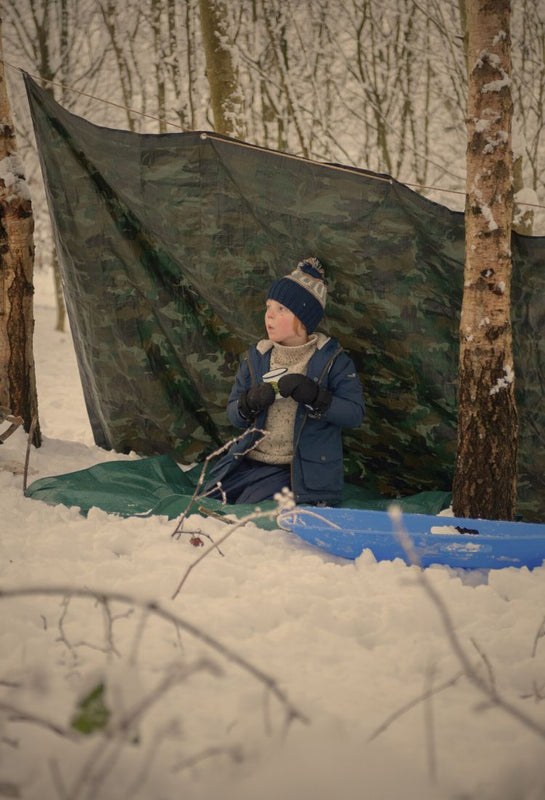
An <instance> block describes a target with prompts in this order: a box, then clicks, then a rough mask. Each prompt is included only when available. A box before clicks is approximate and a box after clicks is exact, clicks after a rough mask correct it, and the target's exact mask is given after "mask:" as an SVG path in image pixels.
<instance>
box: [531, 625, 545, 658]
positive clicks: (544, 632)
mask: <svg viewBox="0 0 545 800" xmlns="http://www.w3.org/2000/svg"><path fill="white" fill-rule="evenodd" d="M544 636H545V617H543V619H542V620H541V625H540V626H539V628H538V629H537V633H536V635H535V639H534V644H533V647H532V658H535V657H536V653H537V645H538V642H539V640H540V639H543V637H544Z"/></svg>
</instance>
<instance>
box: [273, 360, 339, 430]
mask: <svg viewBox="0 0 545 800" xmlns="http://www.w3.org/2000/svg"><path fill="white" fill-rule="evenodd" d="M278 391H279V392H280V394H281V395H282V397H293V399H294V400H295V401H296V402H297V403H302V404H303V405H304V406H306V407H307V408H309V409H310V410H311V411H312V416H314V417H315V418H318V419H319V418H320V417H321V416H322V414H325V412H326V411H327V409H328V408H329V406H330V405H331V398H332V397H333V395H332V394H331V392H330V391H329V390H328V389H324V388H323V387H322V386H320V385H319V384H318V383H315V381H313V380H311V379H310V378H308V377H307V376H306V375H301V374H300V373H299V372H292V373H288V374H287V375H284V376H283V377H282V378H280V380H279V381H278Z"/></svg>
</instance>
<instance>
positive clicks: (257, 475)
mask: <svg viewBox="0 0 545 800" xmlns="http://www.w3.org/2000/svg"><path fill="white" fill-rule="evenodd" d="M326 294H327V290H326V285H325V277H324V270H323V267H322V265H321V264H320V262H319V261H318V259H317V258H307V259H305V260H304V261H301V262H300V263H299V264H298V265H297V268H296V269H295V270H294V271H293V272H292V273H290V274H289V275H286V276H285V277H283V278H280V280H277V281H275V282H274V283H273V284H272V286H271V287H270V288H269V291H268V293H267V300H266V310H265V327H266V329H267V334H268V339H262V340H261V341H259V342H258V343H257V344H256V345H254V346H252V347H251V348H250V349H249V351H248V353H247V355H246V356H245V357H244V358H243V360H242V361H241V364H240V367H239V370H238V373H237V376H236V380H235V385H234V386H233V389H232V391H231V394H230V397H229V402H228V405H227V417H228V418H229V421H230V422H232V424H233V425H235V426H236V427H237V428H258V429H260V432H258V431H254V432H253V433H248V436H245V437H242V438H241V439H240V440H239V441H237V442H235V443H234V444H233V445H232V447H231V448H230V450H229V451H228V453H227V454H226V455H225V456H223V457H222V458H221V459H220V460H219V461H218V462H217V464H216V465H215V466H214V468H213V470H212V473H211V476H210V479H209V481H208V484H207V486H206V487H205V492H206V491H210V490H211V489H213V487H214V486H215V485H216V484H217V483H218V482H221V487H222V489H223V491H224V492H225V495H226V497H227V502H228V503H257V502H259V501H260V500H268V499H271V498H272V497H273V495H274V494H275V493H276V492H279V491H280V490H281V489H282V488H283V487H288V488H290V489H291V490H292V491H293V493H294V497H295V501H296V503H307V504H312V503H315V504H316V503H320V504H321V505H335V504H337V503H339V502H340V500H341V496H342V487H343V451H342V438H341V432H342V428H354V427H357V426H358V425H360V424H361V422H362V420H363V418H364V416H365V406H364V401H363V394H362V389H361V385H360V381H359V378H358V376H357V373H356V369H355V367H354V363H353V361H352V359H350V358H349V357H348V356H347V355H346V353H345V352H344V351H343V349H342V347H340V346H339V344H338V342H337V341H336V340H335V339H332V338H330V337H329V336H326V335H325V334H324V333H315V330H316V327H317V326H318V323H319V322H320V320H321V318H322V315H323V313H324V308H325V302H326ZM268 373H271V374H270V375H269V374H268ZM276 387H277V388H276ZM262 431H266V434H265V435H264V434H263V433H262ZM252 445H254V446H253V449H251V450H250V449H249V448H251V447H252ZM211 496H214V497H221V494H220V493H219V492H218V491H216V492H213V493H212V495H211Z"/></svg>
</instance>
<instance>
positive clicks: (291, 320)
mask: <svg viewBox="0 0 545 800" xmlns="http://www.w3.org/2000/svg"><path fill="white" fill-rule="evenodd" d="M265 327H266V328H267V334H268V336H269V339H270V340H271V341H272V342H276V343H277V344H283V345H284V346H286V347H293V346H295V345H299V344H304V343H305V342H306V341H307V338H308V337H307V331H306V328H305V326H304V325H303V324H302V323H301V321H300V320H298V319H297V317H296V316H295V314H294V313H293V312H292V311H290V310H289V308H286V306H283V305H282V304H281V303H278V302H277V301H276V300H267V304H266V308H265Z"/></svg>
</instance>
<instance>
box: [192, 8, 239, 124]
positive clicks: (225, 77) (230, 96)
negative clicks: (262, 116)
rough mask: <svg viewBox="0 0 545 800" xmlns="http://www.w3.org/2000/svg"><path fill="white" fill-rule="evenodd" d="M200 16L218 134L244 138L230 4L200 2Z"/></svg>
mask: <svg viewBox="0 0 545 800" xmlns="http://www.w3.org/2000/svg"><path fill="white" fill-rule="evenodd" d="M199 13H200V20H201V30H202V38H203V44H204V52H205V56H206V77H207V78H208V84H209V86H210V104H211V106H212V114H213V117H214V130H215V131H216V132H217V133H223V134H225V135H226V136H234V137H238V138H244V136H245V131H244V124H243V114H242V107H243V103H242V96H241V93H240V89H239V86H238V80H237V74H236V69H235V64H234V62H233V57H232V53H231V50H230V49H229V44H228V24H227V3H225V2H224V0H199Z"/></svg>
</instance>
